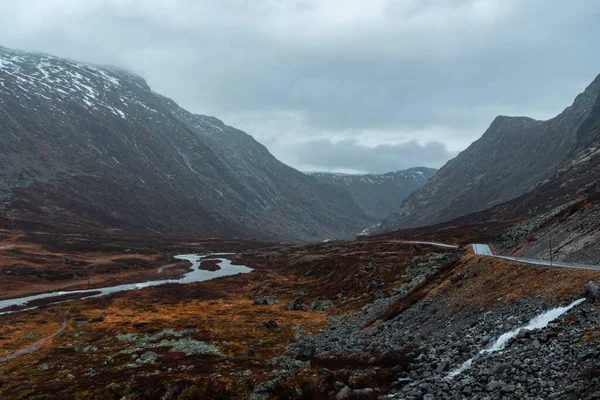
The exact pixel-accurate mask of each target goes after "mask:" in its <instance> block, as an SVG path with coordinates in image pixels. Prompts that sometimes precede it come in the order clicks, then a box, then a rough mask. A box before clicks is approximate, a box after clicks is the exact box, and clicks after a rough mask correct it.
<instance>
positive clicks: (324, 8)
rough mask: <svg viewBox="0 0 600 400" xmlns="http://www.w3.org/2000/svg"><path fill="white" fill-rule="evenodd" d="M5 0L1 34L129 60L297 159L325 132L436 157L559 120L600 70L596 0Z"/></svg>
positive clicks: (33, 45) (200, 108)
mask: <svg viewBox="0 0 600 400" xmlns="http://www.w3.org/2000/svg"><path fill="white" fill-rule="evenodd" d="M4 2H5V3H7V4H3V10H2V14H1V16H0V35H1V36H0V37H2V40H3V42H2V43H1V44H3V45H5V46H8V47H17V48H23V49H26V50H38V51H45V52H49V53H53V54H57V55H61V56H66V57H70V58H77V59H82V60H85V61H89V62H95V63H101V64H115V65H119V66H122V67H125V68H128V69H130V70H132V71H135V72H137V73H139V74H141V75H142V76H144V77H145V78H146V79H147V80H148V82H149V84H150V85H151V86H152V87H153V89H154V90H156V91H158V92H161V93H163V94H165V95H168V96H170V97H172V98H174V99H175V100H176V101H178V102H179V103H180V104H181V105H183V106H184V107H186V108H188V109H190V110H191V111H194V112H198V113H203V114H209V115H215V116H217V117H219V118H221V119H224V120H225V122H227V123H229V124H231V125H234V126H237V127H239V128H241V129H244V130H246V131H248V132H249V133H250V134H252V135H253V136H254V137H256V138H257V139H258V140H259V141H261V142H263V143H265V144H266V145H267V146H268V147H269V148H270V149H271V150H272V152H273V153H274V154H275V155H276V156H277V157H279V158H281V159H282V160H284V161H288V162H290V163H291V164H292V165H293V166H297V167H302V166H304V165H308V164H309V163H308V158H299V157H297V156H296V155H295V154H293V153H292V152H293V149H294V148H295V146H296V144H298V143H311V142H312V143H320V140H321V139H327V140H330V141H333V142H339V141H344V140H345V141H347V142H348V143H352V141H355V142H356V143H358V144H360V146H362V147H364V149H363V150H368V149H369V148H373V147H374V146H379V145H389V146H401V145H402V144H406V146H408V147H410V145H411V143H415V142H416V143H418V144H419V145H421V147H423V148H426V147H427V145H426V143H428V142H440V143H444V144H446V145H447V147H448V148H449V149H450V151H449V152H439V153H438V154H437V155H436V157H439V158H438V159H434V158H432V157H430V156H428V155H427V154H426V153H423V152H417V154H421V157H422V158H413V160H414V162H415V165H427V164H429V165H434V164H435V165H439V164H442V163H443V162H444V161H446V159H447V157H450V156H451V154H453V153H454V152H455V151H456V150H459V149H462V148H464V147H466V146H467V145H468V144H469V143H470V142H472V141H473V140H475V139H477V138H478V137H479V136H480V135H481V134H482V133H483V131H484V130H485V129H486V128H487V126H488V124H489V123H490V122H491V120H492V119H493V118H494V117H495V116H496V115H498V114H505V115H514V114H518V115H528V116H531V117H534V118H548V117H551V116H553V115H555V114H557V113H558V112H560V111H561V110H562V109H563V108H564V107H565V106H567V105H568V104H569V102H570V101H571V100H572V98H574V97H575V95H576V94H577V93H579V92H581V91H582V90H583V89H584V87H585V86H586V85H587V84H588V83H589V82H591V81H592V79H593V78H594V77H595V76H596V75H597V74H598V73H600V53H598V51H597V40H596V38H597V37H598V36H599V35H600V26H599V24H598V23H597V21H598V20H600V7H599V6H598V4H597V1H596V0H573V1H570V2H559V1H547V0H527V1H523V0H402V1H400V0H286V1H275V0H220V1H214V0H213V1H209V0H194V1H192V0H86V1H79V0H20V1H19V2H9V1H4ZM347 150H348V151H350V149H347ZM373 151H374V150H373ZM309 153H310V152H306V154H305V156H303V157H308V156H309ZM444 157H445V158H444ZM341 162H342V161H341V160H340V163H341ZM388 165H389V166H390V169H398V168H401V167H402V165H404V164H403V161H402V160H401V159H398V160H397V161H396V163H395V164H394V163H390V164H388ZM394 165H395V166H394ZM323 168H325V165H323ZM328 168H332V169H335V168H342V165H341V164H340V165H332V164H331V163H329V164H328ZM362 168H363V169H364V170H365V171H371V170H375V169H377V168H380V164H378V163H377V162H376V161H375V160H374V159H373V160H372V161H371V162H367V161H366V162H365V163H363V166H362Z"/></svg>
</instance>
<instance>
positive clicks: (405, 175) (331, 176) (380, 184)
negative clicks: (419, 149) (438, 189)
mask: <svg viewBox="0 0 600 400" xmlns="http://www.w3.org/2000/svg"><path fill="white" fill-rule="evenodd" d="M436 171H437V170H435V169H433V168H424V167H420V168H411V169H407V170H404V171H395V172H388V173H385V174H366V175H348V174H335V173H328V172H312V173H309V175H311V176H313V177H314V178H315V179H316V180H317V182H320V183H323V184H328V185H333V186H336V187H339V188H342V189H345V190H347V191H348V192H349V193H350V195H352V198H353V199H354V201H355V202H356V203H357V204H358V205H359V206H360V208H361V209H362V210H363V211H364V212H365V214H367V215H368V216H371V217H374V218H377V219H379V220H382V219H384V218H385V217H387V216H388V215H390V214H391V213H392V212H393V211H395V210H396V209H397V208H398V204H400V203H401V202H402V200H404V199H405V198H407V197H408V196H409V195H410V194H411V193H412V192H414V191H415V190H417V189H419V188H420V187H422V186H423V185H424V184H425V182H427V180H428V179H429V178H431V177H432V176H433V175H435V173H436Z"/></svg>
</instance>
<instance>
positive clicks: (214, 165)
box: [0, 49, 374, 240]
mask: <svg viewBox="0 0 600 400" xmlns="http://www.w3.org/2000/svg"><path fill="white" fill-rule="evenodd" d="M0 60H1V61H0V88H2V91H1V94H0V129H1V130H2V131H4V132H6V134H5V135H3V137H1V138H0V144H1V146H0V174H1V177H2V180H1V182H0V200H1V201H3V207H4V210H5V212H9V213H10V214H11V215H13V216H17V217H19V218H29V219H45V220H48V221H61V222H66V221H68V222H69V223H70V224H72V225H73V226H77V225H79V226H83V227H95V228H117V229H123V230H135V231H147V232H154V233H163V234H173V233H177V234H194V235H210V236H232V235H233V236H247V237H248V236H252V237H259V238H269V239H273V238H278V239H286V240H320V239H325V238H331V237H351V236H352V235H354V234H355V233H356V232H357V231H360V230H362V229H364V227H365V226H368V225H371V224H372V223H373V222H374V221H373V219H372V218H369V217H367V216H365V215H364V214H363V213H362V212H361V210H360V208H359V207H358V206H357V205H356V204H355V203H354V202H353V201H352V199H351V198H350V196H349V195H348V194H347V193H345V192H342V191H339V190H337V191H336V190H334V189H332V188H330V187H326V186H324V185H320V184H318V183H317V182H316V180H314V179H313V178H311V177H308V176H306V175H304V174H302V173H301V172H299V171H296V170H294V169H293V168H291V167H289V166H286V165H284V164H283V163H281V162H279V161H278V160H277V159H275V157H273V156H272V155H271V154H270V153H269V152H268V150H267V149H266V148H265V147H264V146H262V145H261V144H259V143H258V142H256V141H255V140H254V139H253V138H252V137H251V136H250V135H248V134H246V133H244V132H242V131H240V130H237V129H235V128H232V127H229V126H227V125H226V124H225V123H223V122H222V121H220V120H218V119H216V118H214V117H208V116H203V115H199V114H192V113H190V112H188V111H187V110H184V109H183V108H181V107H179V106H178V105H177V103H176V102H175V101H173V100H171V99H169V98H167V97H165V96H162V95H160V94H157V93H155V92H153V91H152V89H151V88H150V87H149V86H148V84H147V82H146V81H145V80H144V79H143V78H141V77H139V76H137V75H135V74H132V73H130V72H128V71H116V70H114V69H106V68H103V67H98V66H93V65H89V64H84V63H79V62H77V61H70V60H65V59H62V58H58V57H53V56H46V55H40V54H30V53H26V52H20V51H13V50H6V49H0ZM341 205H343V206H341ZM50 223H51V222H50Z"/></svg>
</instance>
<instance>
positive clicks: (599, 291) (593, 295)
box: [585, 281, 600, 303]
mask: <svg viewBox="0 0 600 400" xmlns="http://www.w3.org/2000/svg"><path fill="white" fill-rule="evenodd" d="M585 293H586V297H587V298H588V300H589V301H591V302H594V303H595V302H597V301H598V300H600V285H598V284H597V283H596V282H592V281H589V282H588V283H586V285H585Z"/></svg>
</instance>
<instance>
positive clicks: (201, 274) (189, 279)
mask: <svg viewBox="0 0 600 400" xmlns="http://www.w3.org/2000/svg"><path fill="white" fill-rule="evenodd" d="M231 254H232V253H214V254H206V255H198V254H182V255H178V256H175V258H176V259H178V260H187V261H189V262H191V263H192V267H191V271H189V272H187V273H186V274H185V275H183V276H182V277H181V278H179V279H165V280H158V281H146V282H140V283H126V284H123V285H116V286H108V287H103V288H93V289H85V290H71V291H58V292H51V293H43V294H38V295H33V296H26V297H20V298H15V299H8V300H2V301H0V315H5V314H13V313H19V312H23V311H29V310H34V309H36V308H38V306H35V307H28V308H22V309H18V310H7V309H8V308H10V307H15V306H16V307H23V306H24V307H27V304H28V303H30V302H31V301H34V300H39V299H51V298H53V297H62V296H65V295H71V294H82V295H83V296H82V297H79V298H77V299H75V300H83V299H90V298H93V297H100V296H107V295H109V294H113V293H119V292H127V291H129V290H137V289H144V288H147V287H152V286H159V285H165V284H173V283H179V284H187V283H194V282H202V281H208V280H211V279H215V278H220V277H223V276H230V275H237V274H247V273H249V272H251V271H252V269H251V268H248V267H246V266H245V265H232V264H231V260H229V259H227V258H221V257H219V256H226V255H231ZM205 260H218V261H219V262H218V265H219V267H220V268H219V269H218V270H217V271H205V270H201V269H200V264H201V263H202V261H205ZM86 294H88V295H87V296H86ZM67 301H74V299H68V300H64V299H62V300H57V301H55V302H52V301H50V302H49V303H45V304H44V306H47V305H52V304H59V303H64V302H67Z"/></svg>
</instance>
